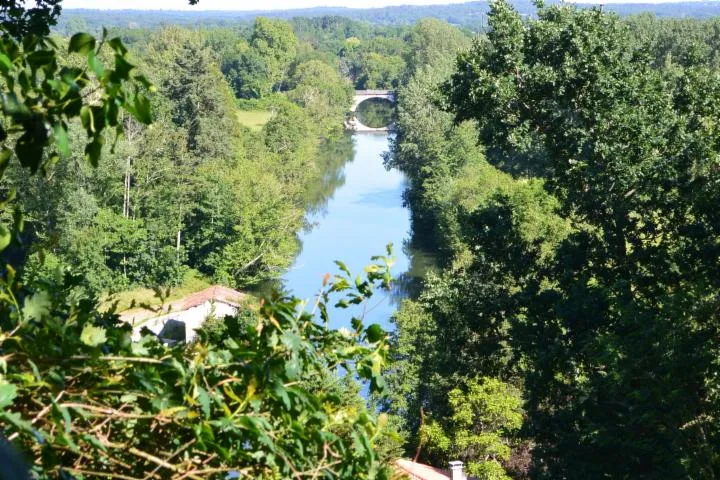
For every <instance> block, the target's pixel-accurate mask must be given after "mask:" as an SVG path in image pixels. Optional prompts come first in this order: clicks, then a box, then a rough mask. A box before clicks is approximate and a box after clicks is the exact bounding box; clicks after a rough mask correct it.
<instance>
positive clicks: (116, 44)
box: [108, 37, 127, 55]
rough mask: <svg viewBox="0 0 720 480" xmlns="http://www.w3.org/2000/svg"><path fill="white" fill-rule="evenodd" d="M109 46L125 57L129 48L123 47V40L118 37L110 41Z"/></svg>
mask: <svg viewBox="0 0 720 480" xmlns="http://www.w3.org/2000/svg"><path fill="white" fill-rule="evenodd" d="M108 45H110V48H112V49H113V50H115V52H116V53H118V54H120V55H125V54H126V53H127V48H125V45H123V43H122V40H120V39H119V38H117V37H115V38H111V39H110V40H109V41H108Z"/></svg>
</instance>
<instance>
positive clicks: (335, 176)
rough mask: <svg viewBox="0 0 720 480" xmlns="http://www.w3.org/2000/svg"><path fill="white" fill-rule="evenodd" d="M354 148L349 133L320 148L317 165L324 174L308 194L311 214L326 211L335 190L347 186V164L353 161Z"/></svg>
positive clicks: (307, 203)
mask: <svg viewBox="0 0 720 480" xmlns="http://www.w3.org/2000/svg"><path fill="white" fill-rule="evenodd" d="M354 148H355V145H354V143H353V138H352V135H351V134H349V133H346V134H344V135H343V136H341V137H340V138H336V139H333V140H329V141H325V142H324V143H323V144H322V145H321V146H320V149H319V151H318V157H317V158H316V160H315V164H316V165H317V167H318V170H319V171H320V172H323V174H322V175H321V176H320V179H319V181H318V183H317V185H315V186H314V188H311V189H309V190H308V192H307V193H306V197H305V209H306V210H307V211H308V212H309V213H312V214H317V213H321V212H323V211H325V210H326V208H327V203H328V201H329V200H330V199H331V198H332V196H333V195H334V194H335V190H337V189H338V188H340V187H342V186H343V185H344V184H345V164H346V163H348V162H350V161H351V160H352V159H353V156H354V155H355V149H354Z"/></svg>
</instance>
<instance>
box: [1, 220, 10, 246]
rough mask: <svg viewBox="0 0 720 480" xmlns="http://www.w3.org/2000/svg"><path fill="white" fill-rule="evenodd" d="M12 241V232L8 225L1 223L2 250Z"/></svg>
mask: <svg viewBox="0 0 720 480" xmlns="http://www.w3.org/2000/svg"><path fill="white" fill-rule="evenodd" d="M11 241H12V233H11V232H10V229H9V228H8V227H7V225H5V224H3V223H0V252H2V251H3V250H5V249H6V248H7V247H8V245H10V242H11Z"/></svg>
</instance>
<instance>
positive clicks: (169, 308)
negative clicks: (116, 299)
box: [120, 285, 247, 324]
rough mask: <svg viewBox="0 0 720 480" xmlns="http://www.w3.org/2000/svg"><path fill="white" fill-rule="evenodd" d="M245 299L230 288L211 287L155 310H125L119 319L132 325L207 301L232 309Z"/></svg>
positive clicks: (244, 295)
mask: <svg viewBox="0 0 720 480" xmlns="http://www.w3.org/2000/svg"><path fill="white" fill-rule="evenodd" d="M246 297H247V294H245V293H242V292H238V291H237V290H233V289H232V288H227V287H223V286H220V285H213V286H212V287H208V288H206V289H205V290H201V291H199V292H195V293H193V294H191V295H188V296H187V297H183V298H181V299H179V300H175V301H173V302H171V303H170V304H166V305H163V306H162V307H158V308H157V309H155V308H153V309H151V310H148V309H146V308H135V309H132V310H126V311H124V312H122V313H121V314H120V319H121V320H123V321H126V322H129V323H133V324H134V323H135V322H139V321H143V320H147V319H150V318H155V317H160V316H162V315H167V314H168V313H176V312H184V311H185V310H189V309H191V308H193V307H197V306H200V305H202V304H203V303H205V302H208V301H211V302H222V303H227V304H228V305H232V306H234V307H239V306H240V304H241V303H242V301H243V299H245V298H246Z"/></svg>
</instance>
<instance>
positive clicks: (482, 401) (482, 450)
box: [420, 377, 523, 480]
mask: <svg viewBox="0 0 720 480" xmlns="http://www.w3.org/2000/svg"><path fill="white" fill-rule="evenodd" d="M448 403H449V405H450V409H451V411H452V414H451V415H450V417H449V418H448V419H447V420H446V421H445V422H439V421H434V420H432V421H430V422H429V423H428V424H426V425H424V426H423V427H422V428H421V430H420V434H421V437H422V438H423V440H424V441H425V443H426V445H427V448H429V449H431V450H434V451H436V452H439V453H442V454H443V455H444V456H445V458H446V459H448V460H453V459H460V460H462V461H464V462H466V464H467V470H468V473H470V474H471V475H474V476H476V477H477V478H479V479H481V480H510V477H509V476H508V475H507V473H506V472H505V470H504V468H503V467H502V462H504V461H507V460H508V459H509V458H510V454H511V448H510V445H509V444H510V438H511V437H512V436H513V435H514V434H516V433H517V432H518V430H519V429H520V427H521V426H522V422H523V411H522V398H521V396H520V391H519V390H518V389H517V388H515V387H513V386H512V385H510V384H508V383H505V382H502V381H500V380H498V379H494V378H487V377H483V378H480V379H471V380H468V381H467V382H466V383H465V385H464V386H463V387H462V388H455V389H453V390H451V391H450V393H449V394H448Z"/></svg>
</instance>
